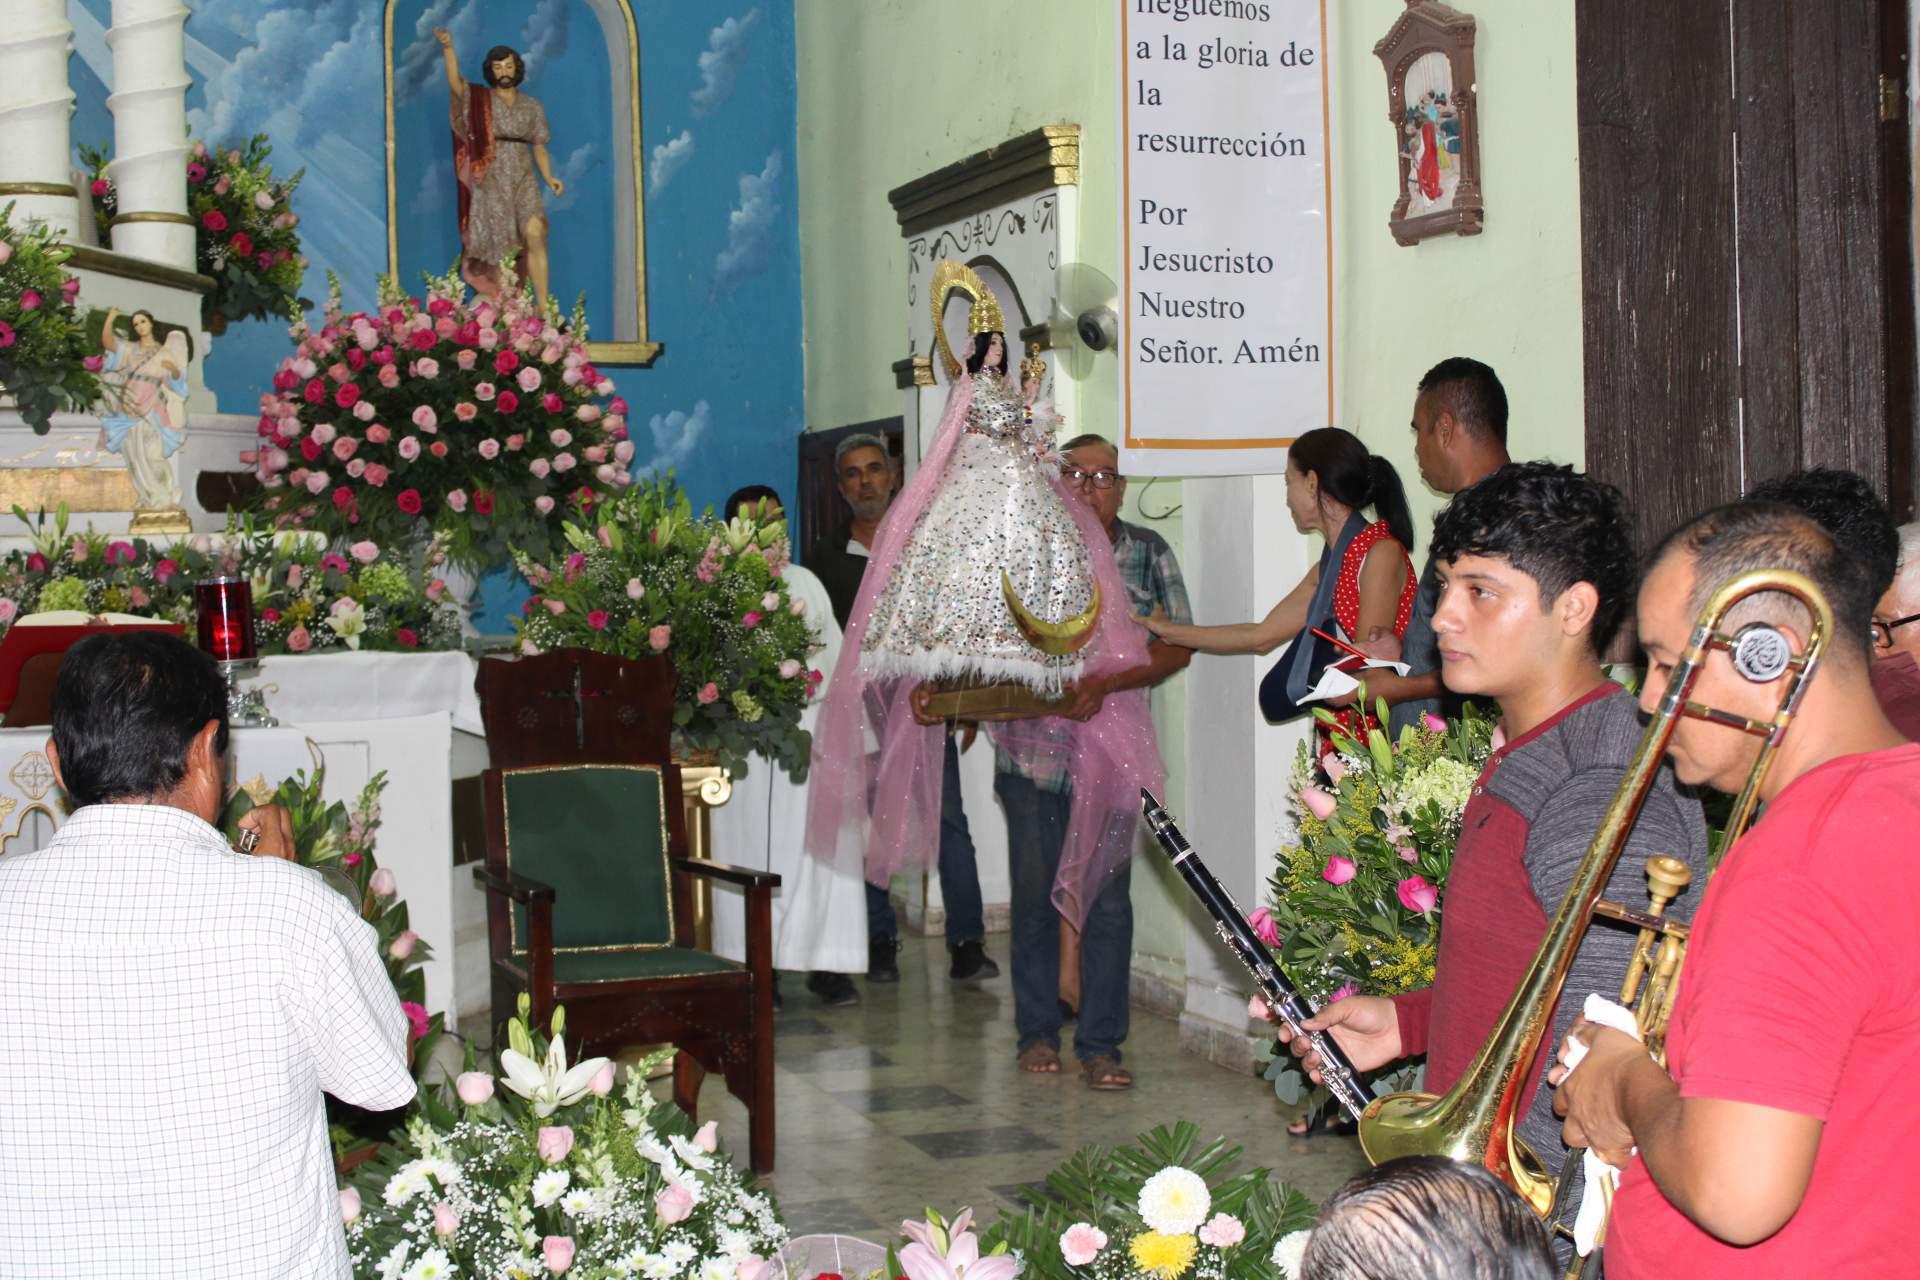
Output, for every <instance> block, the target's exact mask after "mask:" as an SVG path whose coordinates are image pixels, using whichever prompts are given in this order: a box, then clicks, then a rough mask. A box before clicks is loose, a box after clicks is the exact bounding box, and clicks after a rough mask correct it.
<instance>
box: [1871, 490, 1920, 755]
mask: <svg viewBox="0 0 1920 1280" xmlns="http://www.w3.org/2000/svg"><path fill="white" fill-rule="evenodd" d="M1873 656H1874V659H1875V661H1874V664H1873V691H1874V693H1875V694H1876V695H1878V696H1879V699H1880V709H1881V710H1882V711H1884V712H1886V713H1887V719H1889V720H1891V721H1893V727H1894V728H1896V729H1898V730H1899V731H1900V732H1901V734H1902V735H1903V736H1904V737H1907V738H1910V739H1912V740H1914V741H1916V742H1920V522H1915V523H1913V524H1905V525H1901V526H1900V571H1899V572H1898V573H1896V574H1895V575H1894V577H1893V585H1892V586H1890V587H1888V588H1887V590H1886V594H1884V595H1882V596H1881V597H1880V607H1879V608H1877V609H1875V610H1874V611H1873Z"/></svg>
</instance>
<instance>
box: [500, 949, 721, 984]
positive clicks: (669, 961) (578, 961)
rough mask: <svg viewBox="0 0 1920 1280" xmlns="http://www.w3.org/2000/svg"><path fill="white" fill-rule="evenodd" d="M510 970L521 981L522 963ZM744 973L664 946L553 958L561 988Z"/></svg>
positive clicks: (518, 961) (705, 955) (701, 954)
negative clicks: (595, 983)
mask: <svg viewBox="0 0 1920 1280" xmlns="http://www.w3.org/2000/svg"><path fill="white" fill-rule="evenodd" d="M512 968H513V971H514V972H515V973H517V974H519V975H520V976H521V978H522V979H524V978H526V976H527V968H526V961H525V960H521V959H516V960H515V961H514V962H513V964H512ZM745 972H746V966H745V965H739V964H735V963H734V962H733V961H731V960H725V959H722V958H721V957H719V956H716V955H713V954H712V953H710V952H706V951H694V950H692V949H690V948H686V947H664V948H660V949H657V950H652V951H573V952H568V953H566V954H564V955H556V956H554V958H553V980H554V982H556V983H558V984H559V985H561V986H565V985H566V984H568V983H570V982H627V981H632V980H637V979H647V978H682V977H690V976H701V975H706V974H716V973H745Z"/></svg>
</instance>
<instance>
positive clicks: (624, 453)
mask: <svg viewBox="0 0 1920 1280" xmlns="http://www.w3.org/2000/svg"><path fill="white" fill-rule="evenodd" d="M613 460H614V461H615V462H617V463H619V464H620V465H622V466H625V465H626V464H627V463H629V462H632V461H633V441H631V440H622V441H621V442H620V443H619V444H616V445H615V446H613Z"/></svg>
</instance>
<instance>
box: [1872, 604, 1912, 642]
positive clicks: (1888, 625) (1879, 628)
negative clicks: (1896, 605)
mask: <svg viewBox="0 0 1920 1280" xmlns="http://www.w3.org/2000/svg"><path fill="white" fill-rule="evenodd" d="M1909 622H1920V613H1910V614H1908V615H1907V616H1906V617H1904V618H1895V619H1894V620H1893V621H1891V622H1882V621H1880V619H1878V618H1875V619H1874V620H1873V622H1872V624H1871V627H1872V631H1873V647H1874V648H1876V649H1891V648H1893V632H1894V628H1896V627H1904V626H1906V625H1907V624H1908V623H1909Z"/></svg>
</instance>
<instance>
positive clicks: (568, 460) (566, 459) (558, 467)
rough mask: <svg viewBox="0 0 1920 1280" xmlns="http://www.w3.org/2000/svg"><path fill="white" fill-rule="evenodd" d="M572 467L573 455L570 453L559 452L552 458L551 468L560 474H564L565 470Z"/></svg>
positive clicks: (569, 469) (567, 470)
mask: <svg viewBox="0 0 1920 1280" xmlns="http://www.w3.org/2000/svg"><path fill="white" fill-rule="evenodd" d="M573 467H574V461H573V455H572V454H570V453H563V454H560V455H558V456H557V457H555V458H554V460H553V469H554V470H555V471H558V472H560V473H561V474H562V475H565V474H566V473H567V472H569V471H571V470H573Z"/></svg>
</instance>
